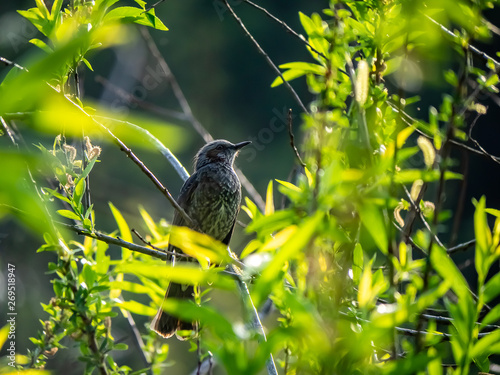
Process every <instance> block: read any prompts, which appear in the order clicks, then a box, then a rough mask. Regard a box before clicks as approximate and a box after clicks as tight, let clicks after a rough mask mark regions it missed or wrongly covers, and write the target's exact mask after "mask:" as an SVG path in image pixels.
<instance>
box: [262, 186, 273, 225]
mask: <svg viewBox="0 0 500 375" xmlns="http://www.w3.org/2000/svg"><path fill="white" fill-rule="evenodd" d="M273 213H274V199H273V181H272V180H271V181H269V184H268V185H267V193H266V209H265V211H264V214H265V215H266V216H268V215H271V214H273Z"/></svg>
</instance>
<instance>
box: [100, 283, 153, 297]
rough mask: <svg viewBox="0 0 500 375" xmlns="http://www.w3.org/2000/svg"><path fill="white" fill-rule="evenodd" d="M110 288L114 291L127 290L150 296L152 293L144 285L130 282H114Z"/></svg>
mask: <svg viewBox="0 0 500 375" xmlns="http://www.w3.org/2000/svg"><path fill="white" fill-rule="evenodd" d="M110 286H111V288H112V289H120V290H125V291H127V292H131V293H138V294H148V293H149V292H150V290H149V288H147V287H145V286H144V285H142V284H137V283H133V282H130V281H112V282H111V283H110Z"/></svg>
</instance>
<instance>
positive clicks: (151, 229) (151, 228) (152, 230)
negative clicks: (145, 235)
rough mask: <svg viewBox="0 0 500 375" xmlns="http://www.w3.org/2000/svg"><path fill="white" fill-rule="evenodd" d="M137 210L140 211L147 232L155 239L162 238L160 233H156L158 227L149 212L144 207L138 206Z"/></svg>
mask: <svg viewBox="0 0 500 375" xmlns="http://www.w3.org/2000/svg"><path fill="white" fill-rule="evenodd" d="M139 212H140V213H141V216H142V219H143V220H144V223H146V227H147V228H148V230H149V232H150V233H151V234H152V235H153V237H154V239H155V240H156V241H159V240H160V239H161V238H162V236H161V235H160V233H158V228H157V226H156V223H155V222H154V220H153V219H152V218H151V216H150V215H149V213H148V212H147V211H146V210H145V209H144V207H142V206H139Z"/></svg>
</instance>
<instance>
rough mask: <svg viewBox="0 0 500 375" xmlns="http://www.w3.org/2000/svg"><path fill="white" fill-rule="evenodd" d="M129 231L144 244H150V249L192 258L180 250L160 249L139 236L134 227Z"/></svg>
mask: <svg viewBox="0 0 500 375" xmlns="http://www.w3.org/2000/svg"><path fill="white" fill-rule="evenodd" d="M130 231H131V232H132V233H134V234H135V235H136V236H137V238H139V240H141V242H143V243H144V244H146V245H148V246H150V247H151V248H152V249H154V250H156V251H160V252H162V253H166V254H168V255H172V256H175V257H181V258H192V257H190V256H189V255H187V254H184V253H181V252H174V251H169V250H165V249H161V248H159V247H156V246H155V245H153V244H152V243H151V241H148V240H146V239H145V238H144V237H143V236H141V234H140V233H139V232H137V231H136V230H135V229H133V228H132V229H131V230H130Z"/></svg>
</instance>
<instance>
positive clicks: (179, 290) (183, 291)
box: [151, 283, 196, 340]
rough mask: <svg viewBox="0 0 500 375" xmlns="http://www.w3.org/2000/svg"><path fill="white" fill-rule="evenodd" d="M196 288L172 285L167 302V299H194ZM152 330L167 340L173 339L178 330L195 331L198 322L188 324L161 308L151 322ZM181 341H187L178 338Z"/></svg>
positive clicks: (169, 287) (168, 290) (180, 337)
mask: <svg viewBox="0 0 500 375" xmlns="http://www.w3.org/2000/svg"><path fill="white" fill-rule="evenodd" d="M193 295H194V288H193V286H192V285H181V284H177V283H170V284H169V286H168V289H167V292H166V293H165V298H164V300H163V301H165V300H166V299H167V298H176V299H193ZM151 329H152V330H153V331H155V332H156V333H158V334H159V335H160V336H163V337H165V338H169V337H172V336H173V335H174V334H175V333H176V331H177V330H179V331H193V330H195V329H196V322H186V321H183V320H181V319H179V318H178V317H175V316H172V315H170V314H168V313H166V312H165V311H163V307H162V306H160V308H159V309H158V312H157V313H156V315H155V317H154V319H153V321H152V322H151ZM177 337H178V338H179V339H180V340H185V338H184V337H182V336H179V335H178V336H177Z"/></svg>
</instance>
